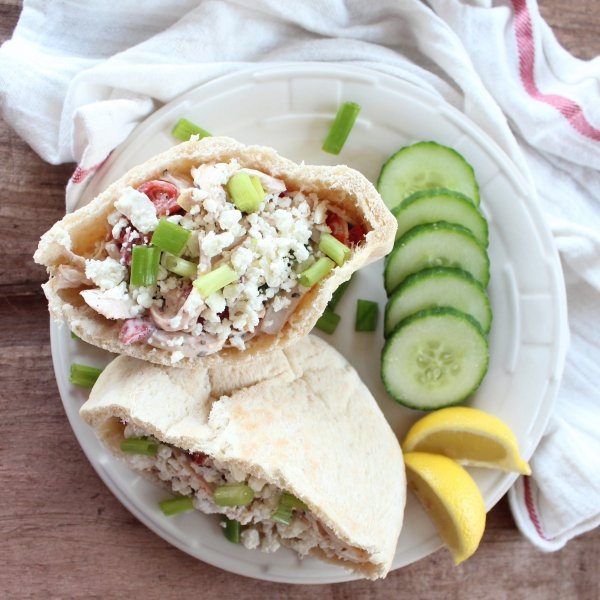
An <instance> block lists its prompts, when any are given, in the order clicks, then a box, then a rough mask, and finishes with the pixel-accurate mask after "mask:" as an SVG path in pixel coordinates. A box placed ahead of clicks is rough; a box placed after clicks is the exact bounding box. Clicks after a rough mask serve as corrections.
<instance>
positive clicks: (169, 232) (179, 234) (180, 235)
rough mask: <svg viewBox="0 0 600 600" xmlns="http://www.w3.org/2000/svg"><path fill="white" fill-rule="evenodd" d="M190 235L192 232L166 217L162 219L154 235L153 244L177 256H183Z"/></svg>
mask: <svg viewBox="0 0 600 600" xmlns="http://www.w3.org/2000/svg"><path fill="white" fill-rule="evenodd" d="M190 235H192V232H191V231H189V230H187V229H184V228H183V227H181V226H180V225H177V224H176V223H171V222H170V221H167V220H166V219H160V221H159V222H158V225H157V226H156V229H155V230H154V234H153V235H152V245H153V246H156V247H157V248H160V249H161V250H164V251H165V252H169V253H170V254H174V255H175V256H181V254H182V252H183V251H184V250H185V247H186V246H187V243H188V240H189V239H190Z"/></svg>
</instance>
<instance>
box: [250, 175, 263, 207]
mask: <svg viewBox="0 0 600 600" xmlns="http://www.w3.org/2000/svg"><path fill="white" fill-rule="evenodd" d="M250 181H252V185H253V186H254V190H255V191H256V193H257V194H258V195H259V197H260V199H261V202H262V200H263V198H264V197H265V190H264V189H263V186H262V183H261V182H260V179H259V178H258V177H257V176H256V175H252V177H250Z"/></svg>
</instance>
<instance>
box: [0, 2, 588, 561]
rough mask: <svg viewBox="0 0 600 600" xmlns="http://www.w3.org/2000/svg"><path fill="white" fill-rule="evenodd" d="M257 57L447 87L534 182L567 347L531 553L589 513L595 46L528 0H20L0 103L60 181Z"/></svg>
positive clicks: (533, 487) (533, 502) (535, 462)
mask: <svg viewBox="0 0 600 600" xmlns="http://www.w3.org/2000/svg"><path fill="white" fill-rule="evenodd" d="M266 61H340V62H352V63H354V64H358V65H362V66H366V67H369V68H372V69H377V70H380V71H384V72H386V73H389V74H392V75H396V76H398V77H401V78H404V79H406V80H409V81H411V82H413V83H416V84H417V85H420V86H422V87H423V88H426V89H428V90H429V91H433V92H435V93H437V94H439V96H441V97H443V98H445V99H446V100H447V101H448V102H449V103H450V104H452V105H454V106H456V107H458V108H459V109H461V110H462V111H463V112H464V113H465V114H466V115H467V116H468V117H469V118H471V119H472V120H473V121H474V122H475V123H477V124H478V125H479V126H480V127H481V128H483V129H484V130H485V131H486V132H487V133H488V134H489V135H490V136H491V137H492V138H494V139H495V140H496V142H498V143H499V144H500V146H501V147H502V148H503V149H504V150H505V151H506V152H507V153H508V154H509V155H510V156H511V157H512V158H513V160H515V162H516V164H517V165H518V166H519V168H520V169H521V170H522V172H523V174H524V175H525V177H527V178H528V179H530V180H531V181H533V182H534V184H535V186H536V187H537V190H538V193H539V196H540V199H541V201H542V205H543V207H544V209H545V210H546V212H547V215H548V218H549V219H550V223H551V225H552V228H553V232H554V235H555V239H556V243H557V245H558V248H559V251H560V255H561V259H562V264H563V268H564V272H565V278H566V283H567V291H568V302H569V320H570V330H571V347H570V350H569V354H568V357H567V367H566V371H565V376H564V381H563V383H562V386H561V390H560V395H559V399H558V402H557V405H556V409H555V411H554V414H553V415H552V418H551V421H550V424H549V427H548V431H547V432H546V434H545V436H544V438H543V440H542V442H541V444H540V446H539V448H538V449H537V451H536V452H535V454H534V456H533V457H532V459H531V466H532V471H533V475H532V476H531V477H530V478H520V479H519V480H518V482H517V484H516V485H515V487H514V488H513V489H511V491H510V503H511V507H512V510H513V514H514V516H515V519H516V521H517V524H518V526H519V527H520V528H521V531H522V532H523V533H524V534H525V535H526V536H527V537H528V538H529V539H530V540H531V541H532V542H533V543H534V544H536V545H537V546H539V547H540V548H542V549H545V550H553V549H557V548H560V547H561V546H562V545H564V544H565V543H566V541H567V540H568V539H570V538H571V537H573V536H574V535H577V534H579V533H582V532H584V531H587V530H589V529H592V528H593V527H595V526H596V525H598V524H599V523H600V436H599V435H598V432H600V392H599V390H600V367H599V362H600V351H599V349H600V345H599V340H600V319H599V317H600V310H599V308H600V235H599V232H600V58H596V59H595V60H593V61H588V62H585V61H581V60H577V59H575V58H573V57H572V56H570V55H569V54H568V53H567V52H566V51H565V50H564V49H562V48H561V47H560V45H559V44H558V42H557V41H556V40H555V38H554V36H553V34H552V32H551V30H550V29H549V27H548V26H547V25H546V24H545V23H544V21H543V20H542V19H541V17H540V15H539V12H538V8H537V5H536V3H535V1H534V0H512V1H509V0H504V1H502V0H498V1H491V0H488V1H486V0H479V1H476V0H471V1H468V0H463V1H462V2H461V1H459V0H429V3H428V4H425V3H422V2H420V1H419V0H371V1H370V2H365V1H364V0H346V1H343V0H289V1H287V2H280V1H279V0H230V1H216V0H207V1H204V2H194V1H192V0H146V1H145V2H142V3H140V2H139V0H119V2H117V3H115V2H104V1H103V0H88V1H87V2H85V3H75V2H51V1H50V0H25V2H24V8H23V13H22V16H21V18H20V21H19V24H18V26H17V28H16V30H15V32H14V36H13V38H12V39H11V40H10V41H8V42H6V43H5V44H4V45H3V46H2V48H1V49H0V100H1V104H2V112H3V116H4V118H5V119H6V120H7V121H8V122H9V123H10V124H11V125H12V127H13V128H14V129H15V131H16V132H17V133H18V134H19V135H21V136H22V137H23V138H24V139H25V140H26V141H27V142H28V143H29V144H30V145H31V146H32V148H33V149H34V150H35V151H36V152H38V153H39V154H40V156H42V157H43V158H44V159H45V160H47V161H49V162H51V163H60V162H65V161H72V160H75V161H76V162H78V167H77V170H76V172H75V173H74V176H73V177H72V179H71V181H70V184H69V189H68V193H67V208H72V206H71V201H70V198H71V196H72V194H70V193H69V190H70V191H72V190H73V187H74V186H77V185H80V184H81V183H82V182H83V181H85V180H86V178H87V177H89V176H90V175H91V174H92V173H93V172H94V171H95V169H97V167H98V165H99V164H101V163H102V161H103V160H104V159H105V158H106V156H107V155H108V153H109V152H110V151H111V150H112V149H113V148H114V147H115V146H117V145H118V144H119V143H120V142H122V141H123V140H125V139H126V138H127V136H128V135H129V133H130V132H131V130H132V129H133V127H134V126H135V125H136V124H137V123H139V122H140V120H142V119H143V118H144V117H145V116H147V115H148V114H149V113H151V112H152V111H153V110H154V109H155V108H156V107H157V106H159V104H160V103H163V102H167V101H169V100H170V99H172V98H174V97H175V96H177V95H179V94H180V93H182V92H184V91H186V90H188V89H191V88H193V87H195V86H197V85H199V84H201V83H203V82H206V81H208V80H211V79H213V78H215V77H218V76H219V75H223V74H225V73H228V72H231V71H233V70H235V69H239V68H241V67H243V66H248V65H249V64H252V63H254V62H266Z"/></svg>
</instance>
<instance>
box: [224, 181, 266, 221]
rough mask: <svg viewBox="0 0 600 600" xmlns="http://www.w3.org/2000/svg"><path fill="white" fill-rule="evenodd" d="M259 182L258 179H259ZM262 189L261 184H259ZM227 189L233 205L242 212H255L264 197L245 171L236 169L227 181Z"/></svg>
mask: <svg viewBox="0 0 600 600" xmlns="http://www.w3.org/2000/svg"><path fill="white" fill-rule="evenodd" d="M259 184H260V181H259ZM260 187H261V189H262V186H260ZM227 191H228V192H229V195H230V196H231V201H232V202H233V203H234V204H235V207H236V208H237V209H239V210H241V211H242V212H245V213H251V212H256V211H257V210H258V208H259V206H260V203H261V202H262V200H263V198H264V191H263V193H262V195H261V194H260V193H259V191H258V190H257V188H256V185H255V184H254V183H253V181H252V178H251V177H250V175H248V173H246V172H245V171H238V172H237V173H236V174H235V175H232V176H231V177H230V178H229V181H228V182H227Z"/></svg>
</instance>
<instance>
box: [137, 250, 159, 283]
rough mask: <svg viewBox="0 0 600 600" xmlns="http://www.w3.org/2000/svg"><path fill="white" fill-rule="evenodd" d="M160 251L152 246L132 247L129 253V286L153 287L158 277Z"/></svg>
mask: <svg viewBox="0 0 600 600" xmlns="http://www.w3.org/2000/svg"><path fill="white" fill-rule="evenodd" d="M159 261H160V250H159V249H158V248H156V247H154V246H134V247H133V250H132V252H131V276H130V278H129V283H130V284H131V285H154V284H155V283H156V276H157V275H158V263H159Z"/></svg>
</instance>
